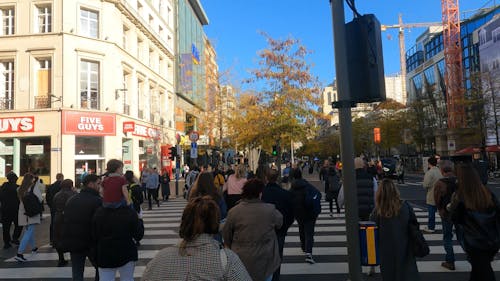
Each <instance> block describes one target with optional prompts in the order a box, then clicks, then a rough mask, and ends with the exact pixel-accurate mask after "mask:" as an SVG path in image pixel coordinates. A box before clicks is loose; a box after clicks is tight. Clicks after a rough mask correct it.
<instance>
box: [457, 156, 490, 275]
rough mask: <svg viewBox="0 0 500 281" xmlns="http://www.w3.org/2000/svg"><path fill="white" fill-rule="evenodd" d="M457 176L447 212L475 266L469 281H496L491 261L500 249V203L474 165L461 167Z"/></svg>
mask: <svg viewBox="0 0 500 281" xmlns="http://www.w3.org/2000/svg"><path fill="white" fill-rule="evenodd" d="M456 175H457V183H458V188H457V190H456V191H455V192H454V193H453V195H452V198H451V202H450V204H448V206H447V210H448V211H449V212H450V215H451V220H452V221H453V223H455V226H457V236H458V237H459V241H460V244H461V245H462V248H463V249H464V251H465V253H466V254H467V260H468V261H469V263H470V264H471V268H472V269H471V273H470V278H469V280H470V281H494V280H495V273H494V272H493V269H492V268H491V261H492V260H493V258H494V257H495V255H496V253H497V252H498V249H499V241H500V233H499V232H498V226H497V221H498V216H499V214H498V212H499V210H500V204H499V202H498V199H497V198H496V196H495V194H494V193H493V192H491V191H490V190H488V189H487V188H486V187H485V186H484V185H483V184H482V182H481V178H480V177H479V174H478V172H477V171H476V170H475V169H474V167H473V166H472V164H470V163H466V164H464V163H462V164H458V165H457V168H456ZM459 233H460V234H459Z"/></svg>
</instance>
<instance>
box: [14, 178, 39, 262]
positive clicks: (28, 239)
mask: <svg viewBox="0 0 500 281" xmlns="http://www.w3.org/2000/svg"><path fill="white" fill-rule="evenodd" d="M41 185H42V183H41V182H40V180H39V179H38V177H35V176H34V175H33V174H31V173H26V174H24V178H23V182H22V183H21V186H20V187H19V188H18V189H17V196H18V198H19V211H18V214H17V216H18V224H19V225H20V226H25V231H24V234H23V238H22V239H21V243H20V244H19V248H18V249H17V255H16V256H15V257H14V259H15V260H17V261H18V262H25V261H27V259H26V258H25V257H24V255H23V254H24V250H26V247H27V246H28V244H30V246H31V253H33V254H36V253H37V252H38V248H37V247H36V243H35V226H36V225H37V224H40V222H41V219H40V214H36V215H33V216H31V217H29V216H27V215H26V214H25V213H26V210H25V208H24V203H23V198H24V196H25V195H26V193H28V192H33V194H34V195H35V196H36V197H37V198H38V201H39V202H40V204H41V203H42V199H43V198H42V190H41V189H40V186H41Z"/></svg>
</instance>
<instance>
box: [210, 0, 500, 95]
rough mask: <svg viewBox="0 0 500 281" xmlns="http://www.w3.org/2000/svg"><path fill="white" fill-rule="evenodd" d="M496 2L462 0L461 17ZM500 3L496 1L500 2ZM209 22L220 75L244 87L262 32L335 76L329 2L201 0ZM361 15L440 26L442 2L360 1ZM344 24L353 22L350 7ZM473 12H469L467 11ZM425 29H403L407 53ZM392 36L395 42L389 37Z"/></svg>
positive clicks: (388, 58) (262, 44)
mask: <svg viewBox="0 0 500 281" xmlns="http://www.w3.org/2000/svg"><path fill="white" fill-rule="evenodd" d="M493 2H494V0H460V14H461V17H462V15H464V14H465V15H468V16H470V15H471V12H470V11H471V10H475V9H479V8H481V7H483V6H485V5H486V6H492V5H493ZM498 2H500V1H497V4H498ZM201 3H202V5H203V8H204V9H205V12H206V13H207V16H208V19H209V21H210V23H209V25H207V26H205V33H206V34H207V36H208V38H209V39H210V40H211V41H212V43H213V45H214V46H215V49H216V52H217V62H218V64H219V70H220V71H226V70H229V72H230V73H231V75H230V76H231V77H229V78H228V79H229V81H231V82H232V83H233V84H235V85H240V82H241V80H243V79H245V78H248V77H250V70H251V69H255V68H257V61H258V55H257V52H258V51H259V50H262V49H264V48H266V47H267V43H266V41H265V39H264V37H263V36H262V35H260V34H259V31H264V32H266V33H268V34H269V35H270V36H271V37H273V38H275V39H278V38H281V39H285V38H286V37H288V36H292V37H294V38H296V39H300V40H301V43H302V44H303V45H304V46H306V47H307V48H308V49H309V50H312V51H313V52H314V53H313V54H311V55H310V56H309V57H308V61H309V62H311V63H312V64H313V65H314V67H313V69H312V73H313V74H314V75H316V76H318V77H319V80H320V81H321V82H322V83H323V84H324V85H326V84H328V83H330V82H332V81H333V79H334V77H335V69H334V50H333V31H332V16H331V9H330V4H329V0H300V1H299V0H201ZM355 3H356V8H357V10H358V12H359V13H360V14H375V15H376V17H377V18H378V19H379V21H380V23H381V24H387V25H390V24H396V23H397V22H398V14H399V13H402V14H403V22H404V23H417V22H440V21H441V1H440V0H356V1H355ZM344 9H345V11H346V14H345V17H346V21H350V20H351V19H352V12H351V11H350V10H349V7H348V6H347V5H344ZM467 11H469V12H467ZM423 31H424V29H422V28H413V29H407V30H405V37H406V40H405V43H406V49H409V48H410V47H411V46H413V45H414V44H415V39H416V37H417V36H418V35H420V34H421V33H422V32H423ZM397 32H398V31H397V30H396V29H389V30H387V31H384V32H382V44H383V51H384V68H385V74H386V75H388V74H395V73H398V72H399V49H398V33H397ZM389 38H392V39H389Z"/></svg>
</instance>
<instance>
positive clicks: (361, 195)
mask: <svg viewBox="0 0 500 281" xmlns="http://www.w3.org/2000/svg"><path fill="white" fill-rule="evenodd" d="M356 189H357V193H358V212H359V214H358V215H359V218H360V220H368V218H369V217H370V214H371V212H372V210H373V208H374V207H375V200H374V197H373V193H374V188H373V176H372V175H370V174H369V173H368V172H367V171H366V170H365V169H356Z"/></svg>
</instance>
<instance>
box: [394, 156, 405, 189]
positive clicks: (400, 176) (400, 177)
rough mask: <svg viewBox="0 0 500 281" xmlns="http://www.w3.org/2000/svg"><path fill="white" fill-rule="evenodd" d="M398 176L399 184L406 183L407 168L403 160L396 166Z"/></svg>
mask: <svg viewBox="0 0 500 281" xmlns="http://www.w3.org/2000/svg"><path fill="white" fill-rule="evenodd" d="M396 175H397V177H398V183H400V184H404V183H405V166H404V163H403V160H399V161H398V163H397V165H396Z"/></svg>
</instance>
